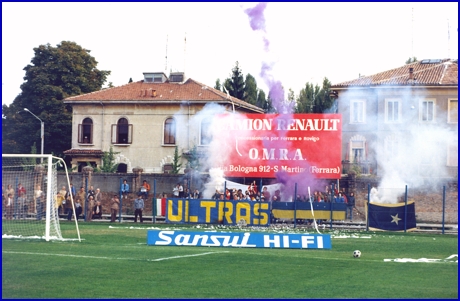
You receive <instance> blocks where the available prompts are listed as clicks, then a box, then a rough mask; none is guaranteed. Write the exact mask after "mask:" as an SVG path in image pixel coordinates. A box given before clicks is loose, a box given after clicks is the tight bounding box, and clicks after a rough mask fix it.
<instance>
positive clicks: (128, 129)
mask: <svg viewBox="0 0 460 301" xmlns="http://www.w3.org/2000/svg"><path fill="white" fill-rule="evenodd" d="M131 143H133V125H132V124H129V123H128V119H126V118H120V119H118V122H117V124H112V144H131Z"/></svg>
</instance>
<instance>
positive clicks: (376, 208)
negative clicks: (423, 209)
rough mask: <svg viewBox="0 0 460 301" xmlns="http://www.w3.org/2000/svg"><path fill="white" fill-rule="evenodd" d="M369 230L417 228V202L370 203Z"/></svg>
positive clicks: (409, 229) (408, 229)
mask: <svg viewBox="0 0 460 301" xmlns="http://www.w3.org/2000/svg"><path fill="white" fill-rule="evenodd" d="M368 219H369V230H373V231H376V230H384V231H404V227H406V231H412V230H415V229H416V228H417V224H416V220H415V202H414V201H410V202H407V206H406V204H405V203H398V204H384V203H373V202H371V203H369V214H368Z"/></svg>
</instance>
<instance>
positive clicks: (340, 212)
mask: <svg viewBox="0 0 460 301" xmlns="http://www.w3.org/2000/svg"><path fill="white" fill-rule="evenodd" d="M311 206H313V213H312V208H311ZM331 207H332V210H331ZM345 208H346V206H345V204H330V203H312V204H310V203H294V202H276V203H269V202H251V201H233V200H232V201H227V200H205V199H180V198H169V199H167V202H166V222H167V223H187V224H224V225H236V224H240V223H244V224H246V225H249V226H268V225H270V217H271V216H272V217H274V218H288V219H294V218H296V219H313V218H315V219H330V218H331V215H332V219H333V220H345Z"/></svg>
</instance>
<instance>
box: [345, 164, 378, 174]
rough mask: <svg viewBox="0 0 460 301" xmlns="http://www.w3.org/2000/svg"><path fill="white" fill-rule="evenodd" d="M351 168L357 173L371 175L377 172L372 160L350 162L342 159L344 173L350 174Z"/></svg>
mask: <svg viewBox="0 0 460 301" xmlns="http://www.w3.org/2000/svg"><path fill="white" fill-rule="evenodd" d="M351 170H353V171H355V172H356V174H362V175H370V174H373V173H375V172H374V171H375V167H374V165H373V164H371V162H368V161H364V162H348V161H342V173H343V174H348V173H349V172H350V171H351Z"/></svg>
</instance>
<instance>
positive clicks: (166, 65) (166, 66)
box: [165, 35, 168, 71]
mask: <svg viewBox="0 0 460 301" xmlns="http://www.w3.org/2000/svg"><path fill="white" fill-rule="evenodd" d="M165 71H168V35H166V56H165Z"/></svg>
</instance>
